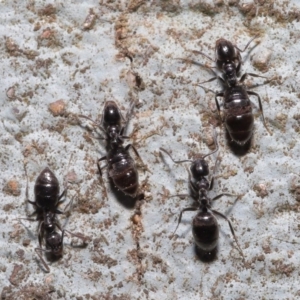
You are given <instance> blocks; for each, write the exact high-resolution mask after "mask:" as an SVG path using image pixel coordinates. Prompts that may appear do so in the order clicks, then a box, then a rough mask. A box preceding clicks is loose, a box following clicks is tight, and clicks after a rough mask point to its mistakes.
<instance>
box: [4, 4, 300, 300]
mask: <svg viewBox="0 0 300 300" xmlns="http://www.w3.org/2000/svg"><path fill="white" fill-rule="evenodd" d="M299 6H300V5H299V2H298V1H285V2H283V1H279V0H277V1H271V0H269V1H268V0H266V1H238V0H225V1H223V0H215V1H180V0H173V1H171V0H170V1H143V0H141V1H137V0H131V1H118V0H116V1H92V0H87V1H79V0H78V1H75V0H73V1H33V0H29V1H5V0H2V1H0V37H1V41H2V42H1V45H0V48H1V51H0V57H1V88H0V104H1V108H0V115H1V122H0V127H1V131H0V141H1V148H0V158H1V166H0V174H1V191H0V197H1V203H0V223H1V232H2V234H1V237H0V256H1V260H0V291H2V294H1V296H2V299H26V300H27V299H161V300H163V299H180V300H182V299H247V300H248V299H256V300H257V299H296V298H297V297H300V283H299V264H300V252H299V248H300V239H299V209H300V206H299V205H300V204H299V201H300V177H299V168H300V160H299V151H300V145H299V131H300V114H299V111H300V104H299V95H300V91H299V82H300V72H299V63H300V54H299V38H300V34H299V32H300V28H299V27H300V26H299V22H298V21H299V17H300V7H299ZM256 34H259V38H257V39H255V40H254V41H253V43H252V44H251V46H250V47H249V49H247V51H245V53H243V54H242V56H243V58H244V60H245V61H244V64H243V66H242V69H243V70H242V73H243V72H245V71H248V72H252V73H258V74H261V75H263V76H266V77H267V78H273V80H272V81H271V82H270V83H268V84H265V85H262V83H263V82H264V81H265V80H264V79H262V78H249V79H248V80H247V81H246V84H247V86H250V85H252V86H253V85H254V88H253V91H255V92H257V93H259V94H260V96H261V98H262V102H263V107H264V113H265V117H266V121H267V124H268V126H269V128H270V131H271V132H272V135H270V134H268V132H267V131H266V129H265V128H264V126H263V123H262V120H261V116H260V115H259V113H258V109H257V108H258V103H257V101H256V99H255V98H253V107H254V110H255V132H254V138H253V143H252V147H251V149H250V151H249V153H248V154H247V155H245V156H243V157H237V156H235V155H233V153H232V152H231V151H230V149H229V147H228V145H227V142H226V139H225V135H224V128H223V127H222V125H221V124H220V122H218V117H217V111H216V106H215V102H214V94H213V93H212V92H210V91H208V90H206V91H205V90H204V89H202V88H201V87H199V86H197V84H198V83H200V82H202V81H205V80H207V79H209V78H210V77H211V73H210V72H209V71H208V70H207V69H205V68H203V67H200V66H197V65H193V64H189V63H186V62H184V61H182V60H178V58H189V59H193V60H196V61H198V62H199V63H202V64H208V65H210V64H211V62H210V61H209V60H207V59H206V58H205V57H203V56H201V55H198V56H197V55H194V54H192V53H191V52H190V51H189V50H198V51H202V52H205V53H206V54H207V55H209V56H211V57H214V45H215V41H216V40H217V39H218V38H220V37H224V38H226V39H229V40H230V41H232V42H233V43H236V44H237V45H238V46H239V47H240V48H244V46H245V45H246V44H247V42H248V41H249V40H250V39H251V38H252V37H254V36H255V35H256ZM126 55H131V56H132V57H133V63H132V64H131V63H130V60H129V59H128V58H127V57H126ZM136 73H138V74H139V76H140V77H141V78H142V80H143V84H142V85H144V89H143V88H140V89H138V88H137V87H136V86H135V82H134V80H133V79H134V78H135V76H134V75H135V74H136ZM256 85H258V86H256ZM205 86H206V87H207V89H211V90H213V91H219V90H220V89H221V86H220V84H219V83H218V82H217V81H214V82H210V83H207V84H205ZM107 100H114V101H116V102H117V103H118V105H119V106H120V109H121V111H122V113H123V115H126V113H127V111H128V109H129V107H130V103H131V102H132V101H136V102H137V103H138V104H139V105H138V106H137V107H136V108H135V109H134V112H133V115H132V119H131V122H130V124H129V128H128V135H130V136H131V140H130V142H132V143H133V144H134V145H135V147H136V148H137V149H138V151H139V154H140V155H141V157H142V160H143V162H144V163H145V165H146V168H142V166H140V167H139V173H140V182H141V188H142V190H143V191H144V193H145V199H144V200H142V201H137V203H135V205H133V203H128V201H125V200H124V199H123V197H122V196H121V197H116V195H115V193H113V192H112V190H111V187H110V185H109V182H108V180H107V176H106V173H105V176H104V181H105V184H104V186H105V187H106V189H105V188H104V186H103V185H101V182H100V180H99V175H98V172H97V167H96V161H97V159H98V158H100V157H102V156H104V155H105V142H104V141H103V140H98V139H95V138H94V137H93V135H96V134H95V132H94V131H92V129H93V127H94V126H93V123H92V122H90V121H88V120H84V119H78V117H77V116H78V114H83V115H86V116H89V117H90V118H91V119H93V120H95V121H100V119H101V112H102V109H103V105H104V102H105V101H107ZM212 126H217V133H218V141H219V147H220V150H219V153H218V154H219V157H220V163H219V166H218V170H217V174H216V182H215V186H214V189H213V190H212V191H211V193H210V195H211V197H213V196H215V195H217V194H218V193H221V192H227V193H235V194H243V197H242V198H241V199H240V200H239V201H238V202H237V203H235V205H232V204H233V202H234V201H233V199H231V198H228V197H223V198H221V199H219V200H218V201H216V202H215V203H214V209H216V210H219V211H220V212H222V213H224V214H226V215H227V216H228V217H229V219H230V220H231V221H232V224H233V226H234V228H235V233H236V235H237V237H238V239H239V243H240V245H241V248H242V249H243V252H244V255H245V262H243V260H242V258H241V256H240V254H239V252H238V251H237V248H236V245H235V243H234V241H233V238H232V235H231V233H230V230H229V227H228V224H227V223H226V221H224V220H222V219H220V220H219V224H220V230H221V232H220V240H219V251H218V253H217V257H216V260H215V261H213V262H212V263H204V262H202V261H201V260H199V259H198V258H197V256H196V255H195V252H194V241H193V237H192V232H191V221H192V218H193V216H194V215H195V213H194V212H186V213H185V214H184V216H183V219H182V222H181V224H180V226H179V228H178V230H177V232H176V235H175V237H173V236H172V233H173V232H174V230H175V228H176V225H177V221H178V216H179V213H180V211H181V209H183V208H185V207H187V206H190V205H191V204H192V199H190V198H186V199H180V198H178V197H173V198H169V196H170V195H175V194H178V193H181V194H185V193H187V192H188V172H187V168H188V167H189V165H188V164H186V166H185V165H175V164H174V163H173V162H172V161H171V160H170V159H169V158H168V157H167V156H164V159H162V157H161V156H160V155H159V147H164V148H165V149H169V150H171V151H172V155H173V156H174V157H175V158H176V159H186V158H187V157H189V158H193V157H195V155H197V154H198V155H199V154H206V153H208V152H209V151H211V150H212V149H213V140H212ZM126 143H127V141H126ZM128 143H129V141H128ZM216 157H217V155H212V156H211V157H210V158H209V162H210V166H211V170H212V169H213V164H214V162H215V159H216ZM24 163H26V164H27V172H28V181H29V197H30V199H32V200H33V199H34V195H33V186H34V182H35V180H36V178H37V176H38V175H39V173H40V172H41V171H42V170H43V168H44V167H46V166H49V167H50V168H51V169H52V170H53V171H54V172H55V174H56V176H57V177H58V179H59V182H60V183H61V189H62V188H63V184H64V182H67V181H68V199H72V198H73V199H74V207H73V210H72V212H71V214H70V215H67V216H61V217H60V220H61V223H62V225H63V226H65V228H66V229H68V230H70V231H73V232H81V233H83V234H85V235H87V236H89V237H90V242H89V243H88V245H87V247H85V248H80V247H75V246H74V245H78V241H76V239H74V238H70V237H66V238H65V240H64V244H65V248H64V256H63V257H62V259H60V260H59V261H56V262H51V261H50V262H48V263H49V267H50V270H51V272H50V273H48V274H47V273H44V271H43V269H42V268H41V265H40V263H39V260H38V257H37V255H36V254H35V251H34V249H35V248H36V247H37V246H38V240H37V231H36V230H37V224H36V222H30V221H27V220H18V218H24V217H25V216H26V214H29V213H30V212H32V207H30V205H29V206H28V205H26V203H25V189H26V176H25V172H24ZM140 165H141V164H140ZM66 203H68V200H67V201H66Z"/></svg>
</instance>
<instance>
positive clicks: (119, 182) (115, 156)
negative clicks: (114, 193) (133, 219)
mask: <svg viewBox="0 0 300 300" xmlns="http://www.w3.org/2000/svg"><path fill="white" fill-rule="evenodd" d="M107 160H108V174H109V177H111V178H112V180H113V182H114V184H115V186H116V187H117V188H118V189H120V190H121V191H122V192H123V193H124V194H126V195H129V196H131V197H135V196H136V194H137V191H138V187H139V183H138V182H139V180H138V177H139V175H138V172H137V169H136V165H135V162H134V160H133V159H132V157H131V156H130V154H129V153H128V150H127V149H126V148H123V147H120V148H118V149H117V152H115V151H111V152H110V153H109V155H108V156H107Z"/></svg>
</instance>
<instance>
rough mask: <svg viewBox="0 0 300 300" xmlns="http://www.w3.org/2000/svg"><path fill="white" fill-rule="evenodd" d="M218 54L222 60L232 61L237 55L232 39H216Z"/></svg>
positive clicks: (218, 58)
mask: <svg viewBox="0 0 300 300" xmlns="http://www.w3.org/2000/svg"><path fill="white" fill-rule="evenodd" d="M216 56H217V60H220V61H232V60H233V59H234V57H235V49H234V46H233V45H232V43H231V42H230V41H227V40H225V39H222V38H221V39H218V40H217V41H216Z"/></svg>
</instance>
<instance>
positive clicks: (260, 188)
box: [253, 183, 269, 198]
mask: <svg viewBox="0 0 300 300" xmlns="http://www.w3.org/2000/svg"><path fill="white" fill-rule="evenodd" d="M253 190H254V192H255V193H256V196H258V197H261V198H264V197H266V196H268V195H269V192H268V187H267V185H266V184H264V183H258V184H255V185H254V187H253Z"/></svg>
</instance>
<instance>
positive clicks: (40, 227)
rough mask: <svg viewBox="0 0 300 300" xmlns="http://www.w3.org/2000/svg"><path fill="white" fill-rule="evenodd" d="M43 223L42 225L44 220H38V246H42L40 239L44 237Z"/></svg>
mask: <svg viewBox="0 0 300 300" xmlns="http://www.w3.org/2000/svg"><path fill="white" fill-rule="evenodd" d="M43 225H44V222H40V224H39V228H38V233H39V236H38V239H39V245H40V247H42V241H43V238H44V226H43Z"/></svg>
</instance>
